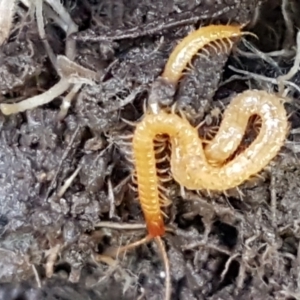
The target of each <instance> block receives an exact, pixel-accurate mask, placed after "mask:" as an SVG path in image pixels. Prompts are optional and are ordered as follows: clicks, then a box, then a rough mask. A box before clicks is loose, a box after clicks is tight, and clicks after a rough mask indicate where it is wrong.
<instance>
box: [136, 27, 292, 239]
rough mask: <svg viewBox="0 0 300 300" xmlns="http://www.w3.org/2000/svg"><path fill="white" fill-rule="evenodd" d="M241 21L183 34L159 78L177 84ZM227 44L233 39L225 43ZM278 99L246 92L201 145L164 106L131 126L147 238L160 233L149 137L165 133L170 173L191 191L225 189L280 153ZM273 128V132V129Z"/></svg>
mask: <svg viewBox="0 0 300 300" xmlns="http://www.w3.org/2000/svg"><path fill="white" fill-rule="evenodd" d="M241 28H242V27H241V26H235V25H211V26H207V27H202V28H200V29H198V30H196V31H194V32H192V33H191V34H190V35H188V36H187V37H186V38H184V39H183V40H182V41H181V42H180V43H179V44H178V45H177V46H176V47H175V49H174V51H173V52H172V54H171V56H170V58H169V60H168V62H167V64H166V67H165V69H164V71H163V74H162V78H164V79H165V80H166V81H168V82H170V83H173V84H175V85H176V84H177V83H178V81H179V80H180V78H181V76H182V72H183V70H184V69H185V68H186V65H187V63H189V62H190V61H191V59H192V57H193V56H194V55H195V54H197V53H198V51H199V50H201V49H202V48H203V47H205V46H207V45H209V44H210V43H212V42H215V41H217V40H222V39H227V40H229V39H230V38H234V37H239V36H241V35H243V34H245V33H243V32H242V31H241ZM230 45H231V46H232V43H231V44H230ZM254 115H258V116H259V117H260V118H261V120H262V122H261V129H260V132H259V134H258V136H257V137H256V139H255V140H254V142H253V143H252V144H251V145H250V146H249V147H248V148H247V149H245V151H243V152H242V153H239V155H237V156H236V157H234V159H233V160H231V161H226V160H228V158H230V157H231V156H232V155H233V153H234V152H235V151H236V150H237V148H238V146H239V145H240V143H241V141H242V139H243V136H244V132H245V130H246V128H247V124H248V120H249V118H251V117H253V116H254ZM288 128H289V126H288V121H287V115H286V111H285V109H284V106H283V100H282V99H280V98H278V97H277V96H275V95H272V94H270V93H267V92H265V91H258V90H255V91H246V92H244V93H242V94H240V95H238V96H237V97H235V98H234V99H233V100H232V102H231V104H230V105H229V106H228V107H227V109H226V111H225V113H224V118H223V120H222V122H221V124H220V127H219V131H218V133H217V134H216V136H215V137H214V138H213V140H211V141H210V142H209V144H208V145H207V146H206V147H205V148H204V146H203V141H202V140H201V139H200V138H199V134H198V130H197V128H194V127H192V126H191V124H190V123H189V122H188V121H187V120H186V119H184V118H180V117H179V116H178V115H175V114H170V113H167V112H165V111H159V112H150V113H146V114H145V116H144V119H143V120H142V121H141V122H140V123H139V124H138V125H137V126H136V129H135V133H134V136H133V156H134V161H135V168H136V177H137V190H138V195H139V200H140V203H141V207H142V210H143V213H144V217H145V221H146V224H147V229H148V234H149V236H151V237H158V236H162V235H164V233H165V227H164V221H163V214H162V211H161V205H162V204H164V202H165V200H164V199H162V197H161V195H160V191H159V186H160V182H159V177H158V176H157V170H156V159H155V152H154V144H153V141H154V140H155V137H156V136H157V135H162V134H167V135H168V136H169V138H170V142H171V161H170V165H171V173H172V176H173V178H174V179H175V181H177V183H179V184H180V185H182V186H184V187H186V188H188V189H191V190H200V189H206V190H216V191H225V190H227V189H230V188H234V187H236V186H238V185H240V184H242V183H243V182H244V181H245V180H247V179H249V177H251V176H252V175H255V174H257V173H258V172H259V171H261V170H262V169H263V168H264V167H265V166H266V165H267V164H268V163H269V162H270V161H271V160H272V159H273V158H274V157H275V156H276V155H277V153H278V152H279V150H280V148H281V147H282V145H283V143H284V140H285V138H286V135H287V132H288ZM275 132H276V134H274V133H275Z"/></svg>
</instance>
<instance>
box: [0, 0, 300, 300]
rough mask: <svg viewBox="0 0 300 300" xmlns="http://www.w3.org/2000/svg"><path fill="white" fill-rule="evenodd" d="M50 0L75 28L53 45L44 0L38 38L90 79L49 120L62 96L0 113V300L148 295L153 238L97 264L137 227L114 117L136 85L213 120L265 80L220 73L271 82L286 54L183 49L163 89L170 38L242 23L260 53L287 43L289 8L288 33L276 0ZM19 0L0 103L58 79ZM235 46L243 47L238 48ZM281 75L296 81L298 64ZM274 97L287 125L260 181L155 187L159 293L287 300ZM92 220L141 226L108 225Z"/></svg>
mask: <svg viewBox="0 0 300 300" xmlns="http://www.w3.org/2000/svg"><path fill="white" fill-rule="evenodd" d="M63 2H64V3H63V4H64V6H65V8H66V9H67V11H68V12H69V13H70V16H71V18H72V19H73V21H74V22H75V23H76V24H77V25H78V26H79V31H78V32H77V33H74V34H72V35H71V36H69V37H68V38H67V39H66V35H65V33H64V31H63V30H62V29H61V28H60V27H59V25H57V24H56V23H55V22H54V20H53V19H52V18H51V16H50V14H49V13H47V11H48V12H49V7H48V10H45V12H44V17H45V22H46V27H45V29H46V36H47V40H48V42H49V43H50V45H51V47H52V49H53V51H54V53H55V54H56V55H58V54H61V55H65V48H66V40H76V57H75V61H76V62H77V63H78V64H80V65H82V66H84V67H85V68H88V69H91V70H93V71H95V72H97V73H98V74H99V75H101V81H100V82H98V83H97V84H95V85H85V86H84V87H83V88H82V89H81V90H80V92H79V93H78V95H77V97H76V98H75V99H74V100H73V102H72V104H71V107H70V109H69V111H68V114H67V116H66V117H65V118H64V119H63V120H58V112H59V108H60V104H61V99H62V97H61V98H57V99H56V100H54V101H53V102H51V103H50V104H48V105H44V106H42V107H39V108H36V109H33V110H31V111H27V112H24V113H19V114H16V115H11V116H7V117H5V116H4V115H2V114H1V115H0V127H1V135H0V170H1V172H0V174H1V175H0V204H1V210H0V234H1V239H0V282H1V283H0V299H5V300H29V299H30V300H35V299H39V300H42V299H45V300H46V299H47V300H48V299H49V300H50V299H51V300H54V299H56V300H68V299H70V300H71V299H72V300H77V299H84V300H90V299H91V300H92V299H147V300H150V299H151V300H158V299H163V297H164V292H165V289H164V276H163V274H164V273H163V272H164V265H163V262H162V260H161V257H160V254H159V250H158V248H157V245H156V244H155V243H154V242H150V243H148V244H145V245H142V246H140V247H137V248H136V249H134V250H132V251H130V252H127V253H126V254H124V255H122V256H120V257H118V259H117V261H114V260H108V261H107V263H108V264H105V263H103V262H97V261H96V258H97V257H99V256H97V255H98V254H102V253H104V252H105V253H109V249H111V247H117V246H120V245H125V244H126V243H130V242H132V241H137V240H139V239H140V238H143V237H144V236H145V234H146V231H145V229H143V228H144V227H143V225H144V219H143V214H142V212H141V208H140V205H139V202H138V201H136V200H135V197H136V195H135V193H134V192H133V191H132V189H130V174H131V172H132V165H131V164H130V163H129V162H127V160H126V157H127V156H128V155H130V145H126V144H125V143H124V142H123V140H122V138H121V136H124V135H126V134H130V133H131V132H132V131H133V128H132V127H131V126H129V125H128V124H127V123H126V122H124V119H126V120H130V121H137V120H138V119H139V118H140V117H141V116H142V114H143V104H144V102H145V100H146V99H148V97H149V94H150V93H152V95H153V94H154V93H157V95H159V99H160V102H161V104H162V105H171V104H173V103H175V102H176V103H177V104H178V106H179V107H180V109H181V110H183V111H185V112H186V114H187V115H188V116H189V117H190V119H191V121H192V123H194V124H197V123H199V122H200V121H203V120H206V124H207V125H212V124H213V123H214V122H215V116H214V114H212V113H211V112H212V111H216V110H213V109H214V108H220V109H221V110H223V107H224V106H226V105H227V104H228V102H229V101H230V99H231V97H232V96H233V95H234V94H235V93H237V92H241V91H243V90H245V89H247V88H249V87H251V88H259V89H267V90H272V89H274V90H276V86H272V85H271V84H270V83H266V82H264V81H254V80H253V79H249V78H246V79H245V78H239V79H236V80H233V81H231V82H229V83H227V84H222V83H223V82H225V81H226V80H227V79H228V78H230V76H232V75H239V74H236V73H234V72H233V71H232V70H231V69H230V68H229V66H230V65H233V66H235V67H236V68H240V69H243V70H247V71H251V72H254V73H257V74H261V75H265V76H268V77H272V78H276V77H277V76H279V75H282V74H285V73H287V72H288V70H289V69H290V68H291V67H292V65H293V58H294V55H293V56H292V57H291V56H290V57H288V56H284V55H279V56H275V57H273V61H274V62H275V63H276V64H275V65H274V64H273V65H272V64H270V63H268V62H266V61H264V60H262V59H261V58H259V57H245V56H243V55H242V54H241V53H239V52H238V51H237V50H236V49H234V50H233V52H232V53H231V54H229V53H227V52H226V51H224V52H219V53H216V52H215V51H214V50H213V49H211V48H209V49H208V51H209V53H210V57H209V59H208V60H207V59H205V58H203V56H196V57H195V59H194V60H193V62H192V67H191V69H190V70H188V71H187V72H186V75H185V76H184V78H183V80H182V81H181V82H180V84H179V86H178V89H177V91H176V94H175V95H172V93H171V94H170V91H169V90H168V88H169V87H168V86H167V85H166V84H165V83H163V82H160V81H159V80H158V81H157V78H158V77H159V75H160V74H161V73H162V70H163V68H164V65H165V63H166V61H167V59H168V55H169V54H170V53H171V51H172V49H173V48H174V46H175V45H176V44H177V43H178V41H179V40H180V39H182V38H183V37H185V36H186V35H187V34H188V33H189V32H191V31H192V30H195V28H198V27H199V26H200V25H208V24H211V23H215V24H219V23H221V24H227V23H240V24H246V23H249V24H248V27H249V28H247V30H249V31H251V32H253V33H255V34H257V36H258V37H259V39H258V40H255V39H254V38H253V37H247V40H248V41H251V42H252V43H253V44H255V46H256V47H257V49H259V50H260V51H263V52H269V51H276V50H281V49H283V48H284V49H288V50H289V49H293V47H294V48H295V47H296V42H295V40H296V28H299V26H300V22H299V12H300V6H299V3H297V1H296V0H294V1H289V6H288V7H287V10H288V15H289V18H290V21H291V22H292V24H294V28H295V32H294V33H292V34H291V39H289V38H288V37H289V34H287V28H286V25H285V22H284V18H283V15H282V11H281V1H280V0H278V1H277V0H270V1H263V3H258V2H259V1H257V0H224V1H218V0H210V1H209V0H206V1H196V0H186V1H170V0H156V1H149V0H140V1H135V0H130V1H123V0H82V1H72V0H65V1H63ZM220 2H221V3H222V4H219V3H220ZM199 3H200V4H199ZM18 5H19V6H18V8H17V11H16V14H17V17H16V18H15V21H14V22H15V24H14V26H13V29H12V31H11V35H10V37H9V39H8V40H7V41H6V42H5V43H4V44H3V45H2V46H1V47H0V61H1V65H0V89H1V96H0V98H1V102H17V101H19V100H22V99H26V98H28V97H31V96H33V95H37V94H39V93H42V92H43V91H45V90H47V89H49V88H50V87H51V86H52V85H53V84H55V83H56V82H57V80H58V75H57V73H56V71H55V68H53V65H52V64H51V61H50V60H49V58H48V55H47V52H46V50H45V48H44V44H43V43H42V41H41V39H40V36H39V34H38V30H37V24H36V20H35V17H34V14H33V13H30V11H29V13H28V10H27V8H26V6H24V5H23V4H18ZM237 48H238V49H241V50H243V51H248V50H247V48H246V47H245V45H244V44H243V43H242V42H240V43H238V44H237ZM239 76H241V75H239ZM291 81H292V82H293V83H295V84H296V85H298V86H299V84H300V73H298V74H296V76H294V77H293V78H292V80H291ZM289 95H290V98H291V99H292V101H291V102H290V103H287V104H286V107H287V111H288V113H290V114H291V117H290V121H291V134H290V135H289V136H288V141H287V143H286V145H285V147H283V149H282V151H281V152H280V154H279V155H278V156H277V157H276V158H275V159H274V160H273V161H272V162H271V164H270V165H269V166H268V167H267V168H266V169H265V170H264V171H263V172H262V173H261V174H260V176H259V177H257V178H254V179H251V180H250V181H249V182H246V183H245V184H244V185H243V186H241V187H240V188H239V190H233V191H227V192H226V194H224V193H220V194H217V193H212V192H211V193H207V192H206V191H201V192H199V193H194V192H189V191H188V192H186V194H185V195H184V197H183V196H182V195H181V194H180V189H179V186H178V185H177V184H176V183H175V182H172V183H171V184H170V185H169V187H168V189H169V191H170V197H171V200H172V205H171V207H169V208H167V209H166V213H167V214H168V216H169V219H168V220H166V223H168V226H169V227H170V228H171V229H172V232H170V233H167V234H166V235H165V236H164V237H163V240H164V242H165V244H166V249H167V254H168V258H169V260H170V264H171V280H172V289H173V293H172V299H174V300H176V299H178V300H179V299H180V300H196V299H208V300H217V299H218V300H221V299H222V300H230V299H244V300H247V299H256V300H259V299H264V300H268V299H300V275H299V274H300V252H299V251H300V218H299V216H300V205H299V196H300V161H299V152H300V147H299V141H300V134H299V133H300V131H299V130H298V131H297V129H298V128H299V126H300V111H299V107H300V106H299V100H300V95H299V92H297V91H294V90H291V91H290V94H289ZM78 167H81V168H80V170H79V173H78V175H77V176H76V177H75V179H74V180H73V181H72V183H71V185H70V186H69V188H68V189H67V190H66V192H65V193H64V194H63V195H62V196H61V195H60V190H61V188H62V186H63V185H64V183H65V181H66V180H67V179H68V178H70V176H71V175H72V174H73V173H74V171H75V170H76V169H77V168H78ZM105 221H109V222H111V224H120V225H121V224H122V223H126V224H128V223H131V224H141V229H135V230H121V229H113V228H110V227H109V226H108V225H107V224H106V225H105V224H104V223H101V222H105ZM104 225H105V226H104ZM52 273H53V274H52ZM49 277H51V278H49Z"/></svg>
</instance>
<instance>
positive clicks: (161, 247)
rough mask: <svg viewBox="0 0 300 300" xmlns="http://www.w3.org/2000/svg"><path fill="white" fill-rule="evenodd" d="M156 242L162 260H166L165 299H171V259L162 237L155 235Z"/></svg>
mask: <svg viewBox="0 0 300 300" xmlns="http://www.w3.org/2000/svg"><path fill="white" fill-rule="evenodd" d="M155 242H156V244H157V246H158V249H159V251H160V253H161V256H162V260H163V262H164V267H165V273H166V274H165V300H170V299H171V292H172V286H171V275H170V261H169V259H168V255H167V251H166V247H165V245H164V243H163V241H162V239H161V238H160V237H155Z"/></svg>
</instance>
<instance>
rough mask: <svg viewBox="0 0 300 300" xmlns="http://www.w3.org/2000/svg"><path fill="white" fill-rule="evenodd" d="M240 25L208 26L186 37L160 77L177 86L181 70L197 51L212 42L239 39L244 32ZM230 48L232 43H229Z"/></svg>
mask: <svg viewBox="0 0 300 300" xmlns="http://www.w3.org/2000/svg"><path fill="white" fill-rule="evenodd" d="M241 29H242V26H240V25H210V26H205V27H201V28H199V29H198V30H195V31H193V32H192V33H190V34H189V35H188V36H186V37H185V38H184V39H183V40H182V41H181V42H180V43H179V44H178V45H177V46H176V47H175V49H174V50H173V52H172V53H171V55H170V57H169V59H168V61H167V64H166V66H165V69H164V71H163V73H162V76H161V77H163V78H164V79H165V80H167V81H168V82H171V83H173V84H177V82H178V81H179V79H180V78H181V76H182V73H183V70H184V69H185V68H186V66H187V64H188V63H189V62H190V61H191V60H192V58H193V56H195V55H196V54H197V53H198V51H199V50H201V49H202V48H204V47H205V46H207V45H212V44H213V43H214V42H217V41H220V42H223V41H225V40H227V41H230V39H232V38H235V37H240V36H242V35H244V34H248V33H246V32H242V31H241ZM230 46H232V42H230Z"/></svg>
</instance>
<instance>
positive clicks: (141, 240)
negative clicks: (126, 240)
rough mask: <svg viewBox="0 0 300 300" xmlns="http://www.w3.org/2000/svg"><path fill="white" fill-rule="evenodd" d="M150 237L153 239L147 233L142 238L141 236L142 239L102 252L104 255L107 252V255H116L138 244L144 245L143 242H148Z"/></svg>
mask: <svg viewBox="0 0 300 300" xmlns="http://www.w3.org/2000/svg"><path fill="white" fill-rule="evenodd" d="M152 239H153V237H151V236H150V235H147V236H145V237H144V238H142V239H140V240H138V241H136V242H133V243H131V244H128V245H126V246H122V247H119V248H117V249H109V250H108V251H106V252H105V253H104V255H105V254H107V255H110V256H113V257H116V256H118V255H120V254H122V253H123V252H126V251H128V250H132V249H134V248H136V247H138V246H141V245H144V244H146V243H148V242H150V241H151V240H152Z"/></svg>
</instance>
